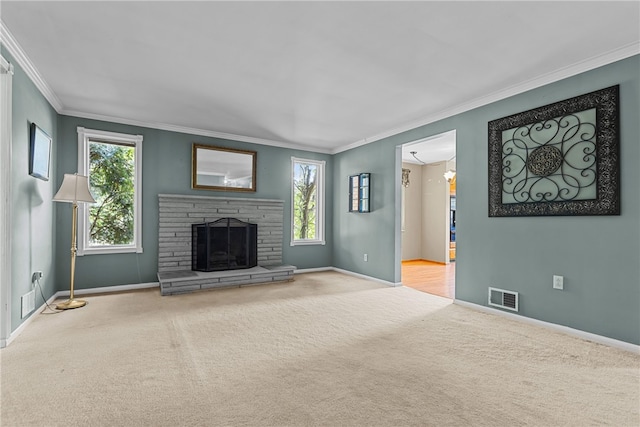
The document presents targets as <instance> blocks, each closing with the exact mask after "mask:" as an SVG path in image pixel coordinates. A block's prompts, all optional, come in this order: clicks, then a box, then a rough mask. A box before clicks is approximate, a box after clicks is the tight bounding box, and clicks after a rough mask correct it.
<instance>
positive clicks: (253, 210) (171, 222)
mask: <svg viewBox="0 0 640 427" xmlns="http://www.w3.org/2000/svg"><path fill="white" fill-rule="evenodd" d="M158 203H159V221H158V222H159V227H158V272H159V273H163V272H171V271H185V270H187V271H190V270H191V224H195V223H203V222H211V221H216V220H218V219H221V218H226V217H231V218H237V219H239V220H240V221H245V222H251V223H254V224H258V265H259V266H277V265H281V264H282V243H283V238H284V234H283V209H284V202H283V201H282V200H273V199H250V198H229V197H207V196H187V195H178V194H159V195H158Z"/></svg>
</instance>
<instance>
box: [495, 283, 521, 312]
mask: <svg viewBox="0 0 640 427" xmlns="http://www.w3.org/2000/svg"><path fill="white" fill-rule="evenodd" d="M489 305H492V306H494V307H500V308H506V309H507V310H512V311H518V293H517V292H513V291H507V290H504V289H498V288H489Z"/></svg>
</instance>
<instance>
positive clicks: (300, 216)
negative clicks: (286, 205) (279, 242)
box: [291, 157, 325, 246]
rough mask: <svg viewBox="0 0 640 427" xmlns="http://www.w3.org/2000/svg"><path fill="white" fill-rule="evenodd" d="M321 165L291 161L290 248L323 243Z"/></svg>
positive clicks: (318, 162) (322, 163) (303, 160)
mask: <svg viewBox="0 0 640 427" xmlns="http://www.w3.org/2000/svg"><path fill="white" fill-rule="evenodd" d="M324 164H325V162H324V161H318V160H306V159H297V158H295V157H292V158H291V174H292V179H291V183H292V185H291V206H292V208H291V246H295V245H324V244H325V241H324Z"/></svg>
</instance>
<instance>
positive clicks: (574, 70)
mask: <svg viewBox="0 0 640 427" xmlns="http://www.w3.org/2000/svg"><path fill="white" fill-rule="evenodd" d="M638 54H640V41H637V42H633V43H630V44H628V45H625V46H622V47H620V48H618V49H614V50H612V51H609V52H607V53H604V54H602V55H597V56H594V57H592V58H588V59H585V60H583V61H579V62H577V63H575V64H572V65H569V66H567V67H564V68H560V69H558V70H555V71H552V72H550V73H547V74H544V75H542V76H538V77H536V78H534V79H531V80H527V81H525V82H523V83H520V84H517V85H513V86H510V87H508V88H505V89H503V90H500V91H498V92H494V93H492V94H489V95H487V96H483V97H480V98H476V99H474V100H472V101H470V102H466V103H463V104H460V105H457V106H454V107H452V108H448V109H446V110H442V111H440V112H438V113H435V114H432V115H430V116H427V117H426V118H424V119H421V120H418V121H413V122H410V123H407V124H405V125H403V126H400V127H396V128H394V129H390V130H388V131H386V132H382V133H379V134H377V135H374V136H371V137H368V138H364V139H361V140H359V141H356V142H353V143H351V144H348V145H345V146H343V147H340V148H337V149H335V150H333V151H332V152H331V154H338V153H341V152H343V151H347V150H351V149H353V148H357V147H360V146H362V145H366V144H370V143H372V142H374V141H379V140H381V139H384V138H388V137H390V136H393V135H398V134H400V133H402V132H406V131H409V130H412V129H416V128H418V127H420V126H425V125H428V124H430V123H434V122H437V121H438V120H443V119H446V118H447V117H451V116H455V115H457V114H461V113H464V112H466V111H470V110H473V109H475V108H478V107H482V106H485V105H488V104H491V103H494V102H497V101H501V100H503V99H506V98H509V97H511V96H514V95H518V94H521V93H524V92H527V91H529V90H532V89H536V88H539V87H542V86H545V85H548V84H551V83H555V82H557V81H560V80H563V79H566V78H568V77H572V76H575V75H577V74H580V73H584V72H587V71H590V70H593V69H596V68H598V67H602V66H605V65H608V64H611V63H613V62H616V61H620V60H623V59H626V58H629V57H631V56H635V55H638Z"/></svg>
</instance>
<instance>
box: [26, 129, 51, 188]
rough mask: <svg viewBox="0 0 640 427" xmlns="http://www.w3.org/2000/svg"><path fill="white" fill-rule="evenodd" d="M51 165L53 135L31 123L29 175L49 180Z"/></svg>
mask: <svg viewBox="0 0 640 427" xmlns="http://www.w3.org/2000/svg"><path fill="white" fill-rule="evenodd" d="M49 165H51V137H50V136H49V135H47V134H46V132H45V131H43V130H42V129H40V128H39V127H38V125H36V124H35V123H31V132H30V133H29V175H31V176H33V177H36V178H39V179H42V180H44V181H49Z"/></svg>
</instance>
